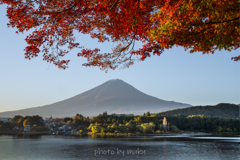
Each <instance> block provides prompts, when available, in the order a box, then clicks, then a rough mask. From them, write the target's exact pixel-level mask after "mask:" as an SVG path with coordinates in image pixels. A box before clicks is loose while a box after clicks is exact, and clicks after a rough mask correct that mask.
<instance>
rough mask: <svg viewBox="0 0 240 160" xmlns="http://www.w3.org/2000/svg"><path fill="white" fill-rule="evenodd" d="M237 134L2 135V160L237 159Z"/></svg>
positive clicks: (239, 149)
mask: <svg viewBox="0 0 240 160" xmlns="http://www.w3.org/2000/svg"><path fill="white" fill-rule="evenodd" d="M239 142H240V138H239V135H214V134H211V135H189V134H186V135H184V134H182V135H161V136H129V137H128V136H127V137H107V136H82V137H81V136H60V135H58V136H57V135H43V136H26V135H25V136H5V135H2V136H1V135H0V159H1V160H79V159H84V160H85V159H97V160H98V159H99V160H104V159H109V160H110V159H111V160H112V159H129V160H132V159H143V160H145V159H158V160H204V159H206V160H208V159H209V160H218V159H220V160H233V159H234V160H237V159H240V143H239Z"/></svg>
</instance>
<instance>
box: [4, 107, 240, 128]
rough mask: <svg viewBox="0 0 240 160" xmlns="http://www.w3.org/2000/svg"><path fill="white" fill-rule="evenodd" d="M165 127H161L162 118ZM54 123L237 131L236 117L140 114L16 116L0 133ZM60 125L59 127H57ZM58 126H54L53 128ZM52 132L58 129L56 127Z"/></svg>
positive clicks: (238, 126)
mask: <svg viewBox="0 0 240 160" xmlns="http://www.w3.org/2000/svg"><path fill="white" fill-rule="evenodd" d="M164 117H166V119H167V126H166V127H165V128H164V125H163V119H164ZM49 122H54V123H56V124H58V127H59V126H62V125H63V124H64V125H66V126H71V127H72V128H74V129H75V130H80V131H81V132H89V131H91V132H93V133H108V132H109V133H136V132H140V133H179V132H184V131H195V132H196V131H197V132H240V120H239V119H238V118H236V119H235V118H219V117H211V116H205V115H188V116H186V115H181V114H176V115H165V114H162V113H152V114H151V113H149V112H147V113H144V114H143V115H124V114H107V112H103V113H102V114H99V115H98V116H95V117H92V118H89V117H84V116H83V115H81V114H76V115H75V116H74V117H65V118H55V119H51V120H48V121H45V122H44V121H43V119H42V117H40V116H38V115H37V116H25V117H22V116H19V115H18V116H15V117H13V119H12V120H10V121H9V122H3V121H0V131H6V130H14V129H16V128H19V129H23V127H25V125H31V130H32V131H48V130H49V129H50V128H49V126H47V125H45V124H46V123H49ZM59 124H60V125H59ZM56 126H57V125H56ZM54 130H55V131H56V130H58V128H57V127H55V128H54Z"/></svg>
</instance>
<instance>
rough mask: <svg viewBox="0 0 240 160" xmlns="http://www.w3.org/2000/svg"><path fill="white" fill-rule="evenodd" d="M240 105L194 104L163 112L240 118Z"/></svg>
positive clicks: (166, 113)
mask: <svg viewBox="0 0 240 160" xmlns="http://www.w3.org/2000/svg"><path fill="white" fill-rule="evenodd" d="M239 111H240V105H235V104H229V103H219V104H217V105H215V106H193V107H188V108H183V109H175V110H172V111H166V112H161V113H163V114H165V115H172V116H173V115H176V114H181V115H185V116H188V115H205V116H213V117H219V118H240V115H239Z"/></svg>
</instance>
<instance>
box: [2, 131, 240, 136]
mask: <svg viewBox="0 0 240 160" xmlns="http://www.w3.org/2000/svg"><path fill="white" fill-rule="evenodd" d="M239 133H240V132H220V133H219V132H209V133H206V132H178V133H176V132H168V133H139V132H137V133H92V132H89V133H81V134H80V132H70V133H69V134H68V135H65V134H63V133H62V132H59V133H58V132H46V131H45V132H29V131H28V132H10V131H7V132H0V135H64V136H93V135H96V136H160V135H172V134H194V135H211V134H239Z"/></svg>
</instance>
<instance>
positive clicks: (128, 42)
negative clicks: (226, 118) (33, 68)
mask: <svg viewBox="0 0 240 160" xmlns="http://www.w3.org/2000/svg"><path fill="white" fill-rule="evenodd" d="M0 4H7V5H8V7H7V16H8V18H9V24H8V26H11V27H16V28H17V29H18V31H17V32H16V33H19V32H24V31H28V30H30V29H32V28H35V30H34V31H33V32H32V33H31V34H30V35H29V36H27V37H26V39H25V40H26V42H27V44H28V46H27V47H26V48H25V58H28V59H31V58H33V57H37V56H38V55H39V53H40V52H43V60H45V61H47V62H50V63H51V62H53V63H54V64H55V65H57V66H58V67H59V68H63V69H65V68H66V67H67V65H68V63H69V60H62V57H63V56H64V55H66V54H67V53H69V50H71V49H73V48H79V50H80V51H79V53H78V56H80V57H85V58H87V60H88V63H85V64H83V65H84V66H98V67H100V68H101V69H102V70H105V69H109V68H110V69H115V68H116V67H118V66H119V65H123V67H128V66H130V65H132V64H133V63H134V60H135V59H134V58H133V56H136V55H138V56H140V57H141V58H140V60H142V61H143V60H145V59H146V58H147V57H150V55H151V54H153V55H155V54H156V55H160V54H161V53H163V51H164V50H165V49H169V48H172V47H173V46H174V45H176V46H182V47H184V48H185V50H187V49H190V52H191V53H192V52H197V51H200V52H202V53H203V54H205V53H214V51H216V50H221V49H225V50H229V51H231V50H236V49H238V48H239V46H240V43H239V40H240V38H239V19H240V12H239V11H240V10H239V4H240V1H239V0H231V1H229V0H61V1H59V0H0ZM74 30H76V31H78V32H80V33H83V34H89V35H90V36H91V37H92V38H97V39H98V41H99V42H105V41H111V42H117V45H116V47H115V48H113V49H112V53H100V49H98V48H95V49H87V48H84V47H83V46H80V44H79V43H76V42H75V37H74V35H73V31H74ZM136 41H140V42H142V43H143V46H142V47H141V48H138V49H135V48H134V45H135V42H136ZM63 46H68V50H64V49H63ZM232 59H233V60H234V61H239V60H240V56H238V57H233V58H232Z"/></svg>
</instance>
